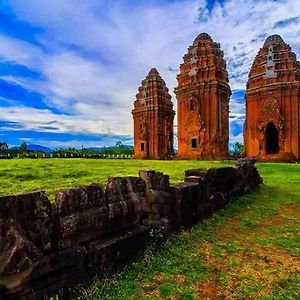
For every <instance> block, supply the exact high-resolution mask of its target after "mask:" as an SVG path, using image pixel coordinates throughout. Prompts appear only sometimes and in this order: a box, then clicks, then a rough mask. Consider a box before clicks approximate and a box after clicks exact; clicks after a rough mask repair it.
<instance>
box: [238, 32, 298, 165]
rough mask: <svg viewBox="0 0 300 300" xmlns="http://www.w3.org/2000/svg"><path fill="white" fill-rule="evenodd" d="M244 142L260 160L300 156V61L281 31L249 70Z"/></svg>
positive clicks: (268, 42)
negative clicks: (281, 35) (281, 34)
mask: <svg viewBox="0 0 300 300" xmlns="http://www.w3.org/2000/svg"><path fill="white" fill-rule="evenodd" d="M244 143H245V154H246V155H247V156H255V157H257V158H258V159H259V160H263V161H294V160H300V65H299V62H297V59H296V55H295V53H293V52H292V51H291V47H290V46H289V45H288V44H286V43H285V42H284V41H283V39H282V38H281V37H280V36H279V35H272V36H270V37H268V38H267V39H266V41H265V43H264V44H263V47H262V48H261V49H260V50H259V52H258V54H257V55H256V57H255V59H254V62H253V65H252V67H251V70H250V73H249V79H248V83H247V91H246V120H245V124H244Z"/></svg>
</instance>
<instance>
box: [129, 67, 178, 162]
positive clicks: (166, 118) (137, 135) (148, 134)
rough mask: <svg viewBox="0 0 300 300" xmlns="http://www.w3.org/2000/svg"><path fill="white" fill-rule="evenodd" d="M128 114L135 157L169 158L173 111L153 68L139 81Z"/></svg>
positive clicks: (166, 89) (163, 86)
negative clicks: (131, 115) (139, 84)
mask: <svg viewBox="0 0 300 300" xmlns="http://www.w3.org/2000/svg"><path fill="white" fill-rule="evenodd" d="M132 114H133V121H134V156H135V158H153V159H168V158H171V157H172V155H173V121H174V115H175V112H174V110H173V103H172V101H171V96H170V95H169V90H168V88H167V87H166V83H165V82H164V80H163V79H162V78H161V76H160V75H159V73H158V71H157V70H156V69H154V68H153V69H151V70H150V72H149V74H148V75H147V77H146V79H144V80H143V81H142V85H141V86H140V87H139V89H138V93H137V95H136V101H135V102H134V109H133V111H132Z"/></svg>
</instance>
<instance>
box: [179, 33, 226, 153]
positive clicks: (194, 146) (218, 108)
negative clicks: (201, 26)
mask: <svg viewBox="0 0 300 300" xmlns="http://www.w3.org/2000/svg"><path fill="white" fill-rule="evenodd" d="M177 81H178V86H177V87H176V89H175V93H176V97H177V116H178V158H179V159H224V158H226V157H227V155H228V139H229V98H230V95H231V91H230V87H229V84H228V74H227V71H226V63H225V60H224V58H223V51H222V50H221V48H220V44H219V43H215V42H214V41H213V40H212V38H211V37H210V36H209V35H208V34H207V33H201V34H199V35H198V36H197V38H196V39H195V41H194V43H193V44H192V45H191V46H190V47H189V48H188V52H187V53H186V54H185V55H184V57H183V63H182V64H181V65H180V74H179V75H178V76H177Z"/></svg>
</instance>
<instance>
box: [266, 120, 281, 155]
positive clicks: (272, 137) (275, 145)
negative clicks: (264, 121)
mask: <svg viewBox="0 0 300 300" xmlns="http://www.w3.org/2000/svg"><path fill="white" fill-rule="evenodd" d="M278 152H279V139H278V130H277V129H276V126H275V125H274V123H268V125H267V129H266V153H267V154H272V153H278Z"/></svg>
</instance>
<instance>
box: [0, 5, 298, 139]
mask: <svg viewBox="0 0 300 300" xmlns="http://www.w3.org/2000/svg"><path fill="white" fill-rule="evenodd" d="M216 3H217V4H216V6H215V7H214V9H213V10H212V11H211V12H208V10H207V9H205V7H206V1H205V0H189V1H174V2H171V3H170V2H168V3H162V1H154V2H152V3H150V2H146V1H139V2H137V1H135V2H134V3H133V2H131V1H127V2H126V1H98V0H97V1H96V0H89V1H79V0H72V1H71V0H63V1H48V0H27V1H23V0H16V1H13V2H11V6H12V8H13V10H14V12H15V14H16V16H17V17H18V18H19V19H20V20H23V21H26V22H29V23H31V25H33V26H37V27H39V28H42V29H43V30H42V31H41V33H39V35H38V36H37V37H36V38H37V39H38V41H39V43H41V44H42V45H43V50H42V49H41V48H39V47H38V46H36V45H32V44H30V43H28V42H24V41H21V40H18V39H14V38H10V37H6V36H3V35H1V36H0V58H1V59H2V60H4V61H14V62H17V63H18V64H22V65H25V66H27V67H28V68H31V69H33V70H36V71H38V72H41V73H42V75H43V76H44V78H45V79H44V80H37V79H29V78H20V77H12V76H9V77H6V78H4V79H6V80H9V81H14V82H15V83H16V84H20V85H22V86H24V87H26V88H27V89H30V90H34V91H37V92H39V93H42V94H44V95H45V96H46V101H47V104H48V105H49V106H50V107H51V106H53V107H56V108H59V109H60V110H61V111H62V112H63V114H62V115H55V114H53V113H51V112H50V111H49V110H45V111H43V110H34V111H32V110H33V109H31V108H24V107H19V108H18V107H14V111H13V112H11V113H10V116H9V117H7V116H6V115H5V114H6V113H7V109H6V108H1V109H0V119H2V120H3V118H4V120H7V119H8V118H9V119H10V121H14V122H18V123H19V124H21V125H22V126H23V127H24V128H26V129H29V128H31V129H32V128H35V129H36V128H40V130H42V126H43V124H47V122H48V121H50V122H52V121H55V126H54V127H55V128H56V129H55V131H58V132H66V131H70V132H89V133H116V134H132V117H131V113H130V111H131V108H132V102H133V100H134V98H135V94H136V91H137V88H138V86H139V85H140V82H141V80H142V79H143V78H144V77H145V76H146V74H147V72H148V70H149V69H150V68H151V67H157V68H158V69H159V71H160V73H161V75H162V77H163V78H164V79H165V81H166V82H167V85H168V87H169V89H170V92H171V93H172V95H173V96H174V94H173V89H174V87H175V86H176V73H174V72H170V71H169V70H168V69H169V67H171V68H174V69H178V66H179V64H180V63H181V62H182V56H183V55H184V53H186V51H187V47H188V45H190V44H191V43H192V42H193V40H194V38H195V37H196V36H197V34H198V33H200V32H208V33H209V34H211V36H212V37H213V39H214V40H215V41H217V42H220V43H221V47H222V49H223V50H224V53H225V58H226V61H227V66H228V71H229V75H230V84H231V88H232V89H245V86H246V81H247V76H248V72H249V69H250V67H251V64H252V61H253V59H254V57H255V55H256V53H257V51H258V50H259V48H260V47H261V46H262V43H263V41H264V39H265V37H266V35H270V34H273V33H275V32H274V29H273V28H274V25H275V24H276V23H277V22H280V21H283V20H286V19H290V18H293V17H296V16H298V15H299V11H300V2H299V1H294V0H284V1H271V0H261V1H257V0H228V1H225V2H224V3H223V4H222V5H221V4H218V2H216ZM199 8H201V10H200V12H199ZM276 33H279V34H281V35H282V37H283V38H284V39H285V40H286V42H288V43H290V44H291V46H292V49H293V50H294V51H295V52H296V53H299V52H300V40H299V38H298V37H299V33H300V28H299V23H297V22H295V23H293V22H291V23H290V24H287V25H286V26H282V27H280V26H279V27H278V26H277V28H276ZM173 100H174V102H175V104H176V101H175V98H174V97H173ZM175 107H176V106H175ZM231 111H232V112H231V116H232V118H231V122H232V121H236V122H239V123H240V124H241V123H242V122H243V115H244V105H243V104H240V103H238V102H235V101H232V102H231ZM27 113H30V114H34V115H35V116H36V117H34V121H33V120H31V119H32V118H30V117H27ZM175 123H176V122H175ZM44 130H49V129H44ZM240 137H241V136H240ZM232 138H236V137H232Z"/></svg>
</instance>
